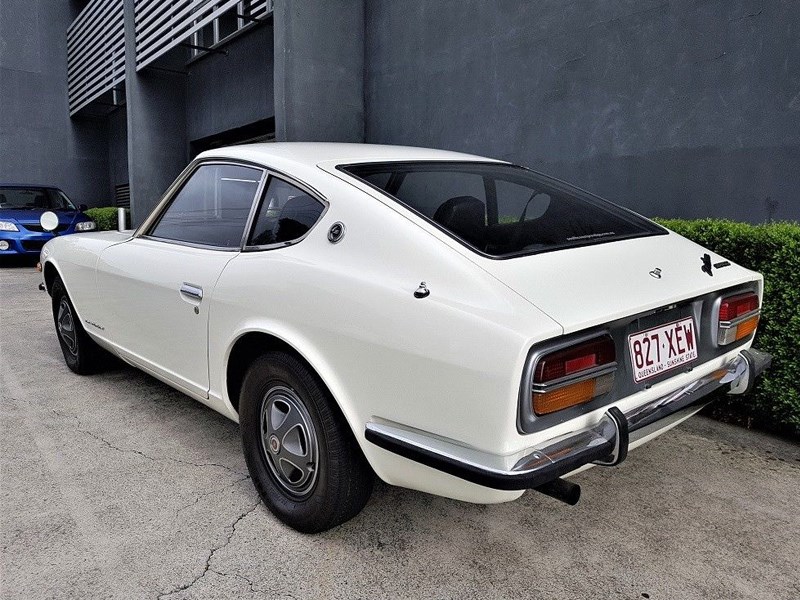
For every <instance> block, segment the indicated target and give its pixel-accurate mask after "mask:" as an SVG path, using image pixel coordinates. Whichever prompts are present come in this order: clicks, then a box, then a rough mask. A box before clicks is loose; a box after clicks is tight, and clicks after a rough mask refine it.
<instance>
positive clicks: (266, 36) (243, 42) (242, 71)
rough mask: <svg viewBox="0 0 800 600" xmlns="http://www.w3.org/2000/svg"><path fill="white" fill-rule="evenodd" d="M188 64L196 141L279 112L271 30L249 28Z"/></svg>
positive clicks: (189, 121) (189, 111) (190, 127)
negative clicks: (222, 47)
mask: <svg viewBox="0 0 800 600" xmlns="http://www.w3.org/2000/svg"><path fill="white" fill-rule="evenodd" d="M225 50H227V52H228V54H227V55H223V54H211V55H208V56H205V57H203V58H201V59H200V60H198V61H196V62H194V63H192V64H191V65H190V66H189V69H188V70H189V76H188V77H187V78H186V83H187V98H186V132H187V135H188V138H189V140H196V139H198V138H203V137H206V136H210V135H213V134H216V133H220V132H222V131H227V130H228V129H233V128H235V127H241V126H243V125H247V124H249V123H252V122H254V121H258V120H261V119H266V118H269V117H271V116H273V115H274V114H275V100H274V97H273V93H272V92H273V87H272V85H273V83H272V78H273V69H272V66H273V62H274V59H273V56H274V49H273V39H272V28H271V27H269V26H261V27H257V28H255V29H252V30H250V31H248V32H245V33H244V34H242V35H241V36H239V37H237V38H236V39H235V40H233V41H232V42H231V43H230V44H228V45H226V46H225Z"/></svg>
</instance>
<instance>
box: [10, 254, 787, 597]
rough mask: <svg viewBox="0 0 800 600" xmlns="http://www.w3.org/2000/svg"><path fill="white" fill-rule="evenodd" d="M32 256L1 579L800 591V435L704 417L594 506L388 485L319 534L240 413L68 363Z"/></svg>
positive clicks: (14, 323) (15, 374)
mask: <svg viewBox="0 0 800 600" xmlns="http://www.w3.org/2000/svg"><path fill="white" fill-rule="evenodd" d="M38 281H39V277H38V275H37V274H36V273H35V272H34V271H33V270H32V269H30V268H12V269H2V270H0V403H2V411H0V415H1V417H0V418H2V422H1V423H0V426H1V429H0V433H1V434H2V438H1V439H0V444H1V446H2V448H1V450H2V454H1V455H0V466H1V467H2V471H0V499H1V502H2V503H1V504H0V508H1V510H0V545H1V547H2V555H0V595H1V596H2V597H3V598H6V599H16V598H25V599H28V598H124V599H126V600H129V599H135V598H149V599H153V600H154V599H156V598H166V599H170V600H179V599H186V598H214V599H217V598H242V599H247V598H296V599H301V598H382V597H396V598H471V597H479V598H521V597H529V598H553V599H557V598H569V599H574V598H589V597H591V598H620V599H623V598H630V599H634V598H647V597H649V598H651V599H662V598H663V599H667V598H681V599H690V598H724V599H726V600H730V599H736V598H764V599H770V600H773V599H775V598H789V597H796V596H797V595H798V594H800V513H799V510H800V504H799V503H798V499H797V498H798V495H800V448H798V446H797V445H794V444H791V443H788V442H786V441H781V440H777V439H774V438H771V437H769V436H765V435H761V434H757V433H753V432H748V431H744V430H741V429H738V428H735V427H732V426H728V425H723V424H720V423H716V422H713V421H710V420H707V419H704V418H701V417H696V418H694V419H692V420H690V421H689V422H688V423H686V424H684V425H682V426H681V427H679V428H677V429H675V430H673V431H672V432H670V433H667V434H666V435H664V436H662V437H660V438H659V439H657V440H655V441H654V442H652V443H650V444H649V445H647V446H645V447H643V448H640V449H638V450H635V451H633V452H632V453H631V455H630V457H629V458H628V460H627V461H626V462H625V463H623V464H622V465H621V466H619V467H617V468H615V469H599V468H598V469H593V470H591V471H589V472H586V473H583V474H580V475H578V476H577V477H575V480H576V481H577V482H579V483H580V484H582V485H583V489H584V497H583V499H582V500H581V502H580V504H579V505H578V506H575V507H568V506H566V505H562V504H559V503H558V502H556V501H554V500H552V499H550V498H547V497H545V496H542V495H539V494H536V493H527V494H525V496H523V498H521V499H520V500H519V501H517V502H514V503H510V504H505V505H496V506H475V505H469V504H464V503H460V502H455V501H451V500H445V499H443V498H436V497H432V496H428V495H425V494H421V493H417V492H412V491H408V490H402V489H397V488H390V487H388V486H385V485H378V486H377V488H376V490H375V493H374V495H373V497H372V500H371V501H370V503H369V504H368V505H367V507H366V508H365V510H364V511H363V513H362V514H361V515H359V516H358V517H357V518H356V519H354V520H353V521H351V522H349V523H347V524H345V525H343V526H342V527H339V528H337V529H335V530H333V531H330V532H327V533H325V534H322V535H318V536H304V535H301V534H299V533H296V532H294V531H293V530H290V529H288V528H287V527H285V526H283V525H282V524H281V523H279V522H278V521H277V520H276V519H275V518H274V517H273V516H272V515H271V514H270V513H269V512H268V511H267V510H266V509H265V508H264V506H263V504H261V503H260V502H259V499H258V496H257V494H256V492H255V490H254V489H253V486H252V484H251V482H250V480H249V478H248V476H247V470H246V468H245V464H244V459H243V457H242V453H241V449H240V442H239V432H238V428H237V426H236V425H235V424H233V423H231V422H229V421H227V420H226V419H224V418H223V417H221V416H220V415H217V414H216V413H214V412H212V411H211V410H209V409H207V408H205V407H204V406H202V405H200V404H199V403H197V402H194V401H192V400H190V399H189V398H187V397H184V396H182V395H181V394H179V393H178V392H175V391H173V390H172V389H171V388H169V387H167V386H165V385H162V384H161V383H159V382H157V381H156V380H154V379H152V378H150V377H148V376H146V375H144V374H142V373H140V372H138V371H135V370H133V369H130V368H127V367H119V368H117V369H115V370H113V371H109V372H107V373H105V374H102V375H98V376H93V377H79V376H77V375H73V374H72V373H71V372H70V371H69V370H68V369H67V368H66V366H65V365H64V361H63V359H62V356H61V352H60V350H59V347H58V343H57V341H56V338H55V333H54V331H53V324H52V320H51V317H50V313H49V304H48V301H49V298H48V297H47V296H46V294H44V293H41V292H38V291H37V290H36V285H37V283H38Z"/></svg>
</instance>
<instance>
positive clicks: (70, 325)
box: [56, 298, 78, 356]
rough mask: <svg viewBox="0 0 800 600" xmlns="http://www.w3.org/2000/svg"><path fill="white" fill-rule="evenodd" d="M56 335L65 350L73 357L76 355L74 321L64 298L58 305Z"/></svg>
mask: <svg viewBox="0 0 800 600" xmlns="http://www.w3.org/2000/svg"><path fill="white" fill-rule="evenodd" d="M56 322H57V323H58V335H60V336H61V339H62V340H63V341H64V344H65V345H66V346H67V350H69V353H70V354H72V355H73V356H77V355H78V337H77V335H76V334H75V321H74V320H73V318H72V311H71V310H70V308H69V303H68V302H67V299H66V298H61V302H60V303H59V304H58V317H57V318H56Z"/></svg>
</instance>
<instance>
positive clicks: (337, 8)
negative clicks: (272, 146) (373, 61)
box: [274, 0, 369, 142]
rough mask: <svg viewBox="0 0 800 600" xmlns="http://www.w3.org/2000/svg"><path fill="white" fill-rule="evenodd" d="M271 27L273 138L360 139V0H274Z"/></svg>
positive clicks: (361, 128)
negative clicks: (273, 54)
mask: <svg viewBox="0 0 800 600" xmlns="http://www.w3.org/2000/svg"><path fill="white" fill-rule="evenodd" d="M367 3H369V2H367ZM274 23H275V138H276V139H277V140H278V141H286V140H290V141H308V140H316V141H339V142H361V141H363V140H364V133H363V130H364V87H363V86H364V0H326V1H325V2H309V1H308V0H276V1H275V13H274Z"/></svg>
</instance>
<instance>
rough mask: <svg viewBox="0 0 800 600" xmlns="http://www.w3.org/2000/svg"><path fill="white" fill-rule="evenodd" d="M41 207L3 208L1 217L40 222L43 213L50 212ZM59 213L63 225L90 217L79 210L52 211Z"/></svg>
mask: <svg viewBox="0 0 800 600" xmlns="http://www.w3.org/2000/svg"><path fill="white" fill-rule="evenodd" d="M48 210H49V209H47V210H41V209H35V210H30V209H24V208H2V209H0V219H14V220H15V221H17V222H18V223H39V218H40V217H41V216H42V214H44V213H46V212H48ZM50 212H53V213H55V214H56V215H58V222H59V223H60V224H61V225H69V224H70V223H72V222H77V221H86V220H88V217H86V215H84V214H83V213H81V212H80V211H77V210H53V211H50Z"/></svg>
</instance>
